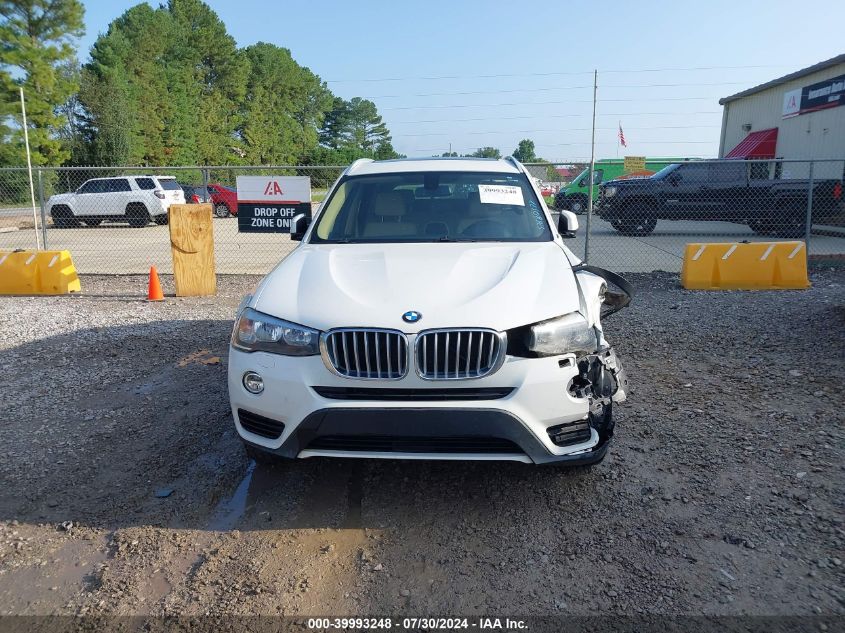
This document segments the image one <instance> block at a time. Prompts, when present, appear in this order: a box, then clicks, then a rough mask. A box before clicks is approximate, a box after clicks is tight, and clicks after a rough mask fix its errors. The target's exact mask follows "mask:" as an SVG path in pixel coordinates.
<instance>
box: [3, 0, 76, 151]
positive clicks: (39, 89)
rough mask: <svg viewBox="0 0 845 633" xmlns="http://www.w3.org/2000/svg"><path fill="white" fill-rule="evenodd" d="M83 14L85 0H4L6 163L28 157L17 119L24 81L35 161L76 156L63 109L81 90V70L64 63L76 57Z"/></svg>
mask: <svg viewBox="0 0 845 633" xmlns="http://www.w3.org/2000/svg"><path fill="white" fill-rule="evenodd" d="M83 16H84V9H83V8H82V4H81V3H80V2H79V0H0V145H2V149H0V163H2V164H7V165H9V164H12V165H20V164H23V163H24V161H25V149H24V143H23V131H22V128H21V126H20V124H19V123H12V121H13V120H15V119H17V115H18V114H19V112H20V105H19V104H20V94H19V89H20V87H23V89H24V96H25V98H26V106H27V108H26V109H27V123H28V128H29V145H30V149H31V151H32V162H33V164H35V165H61V164H62V163H63V162H65V161H66V160H67V159H68V158H69V157H70V150H69V149H68V148H67V147H66V145H65V143H64V141H63V139H62V138H61V136H60V131H61V130H62V129H63V127H64V126H65V123H66V120H65V118H64V115H63V114H62V113H61V112H60V111H59V110H58V109H59V107H60V106H62V105H63V104H65V102H67V100H68V99H69V98H70V97H71V95H73V94H74V92H75V91H76V90H77V76H76V75H75V74H74V73H68V72H63V71H62V68H63V66H64V67H65V70H67V67H66V64H67V63H68V62H72V61H73V60H74V59H75V52H74V47H73V43H74V39H75V38H78V37H80V36H81V35H82V34H83V33H84V32H85V29H84V24H83ZM18 121H19V119H18Z"/></svg>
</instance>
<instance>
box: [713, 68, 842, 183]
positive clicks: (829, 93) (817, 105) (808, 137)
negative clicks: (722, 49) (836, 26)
mask: <svg viewBox="0 0 845 633" xmlns="http://www.w3.org/2000/svg"><path fill="white" fill-rule="evenodd" d="M719 104H720V105H722V106H723V107H724V110H723V112H722V135H721V138H720V141H719V156H720V157H721V158H746V159H754V158H756V159H764V158H784V159H825V158H834V159H845V54H842V55H838V56H836V57H834V58H832V59H828V60H827V61H823V62H819V63H818V64H815V65H813V66H810V67H808V68H804V69H803V70H799V71H797V72H794V73H791V74H789V75H785V76H783V77H780V78H778V79H774V80H772V81H769V82H766V83H764V84H761V85H759V86H755V87H754V88H749V89H748V90H743V91H742V92H738V93H736V94H735V95H731V96H730V97H725V98H724V99H720V100H719ZM807 165H808V163H798V164H795V163H791V164H786V163H785V164H784V165H783V166H782V168H783V169H786V168H787V166H789V168H790V169H791V170H792V171H793V172H805V171H806V170H807ZM761 167H762V166H761ZM816 169H817V171H816V174H817V175H819V176H822V177H828V178H843V177H845V173H844V172H845V161H842V162H836V163H829V162H828V163H817V165H816ZM791 175H792V176H793V177H805V176H806V174H804V173H793V174H791Z"/></svg>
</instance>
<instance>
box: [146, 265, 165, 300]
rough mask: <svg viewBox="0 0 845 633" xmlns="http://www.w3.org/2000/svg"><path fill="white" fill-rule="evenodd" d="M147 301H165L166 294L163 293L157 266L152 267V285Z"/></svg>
mask: <svg viewBox="0 0 845 633" xmlns="http://www.w3.org/2000/svg"><path fill="white" fill-rule="evenodd" d="M147 301H164V293H163V292H162V291H161V282H160V281H159V279H158V271H157V270H156V267H155V266H150V285H149V288H148V290H147Z"/></svg>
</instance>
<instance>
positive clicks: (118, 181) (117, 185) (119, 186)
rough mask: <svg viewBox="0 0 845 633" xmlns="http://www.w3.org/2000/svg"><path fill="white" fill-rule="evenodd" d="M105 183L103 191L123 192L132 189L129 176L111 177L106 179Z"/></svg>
mask: <svg viewBox="0 0 845 633" xmlns="http://www.w3.org/2000/svg"><path fill="white" fill-rule="evenodd" d="M103 184H104V186H103V191H104V192H105V193H122V192H124V191H132V188H131V187H130V186H129V180H128V179H127V178H110V179H109V180H104V181H103Z"/></svg>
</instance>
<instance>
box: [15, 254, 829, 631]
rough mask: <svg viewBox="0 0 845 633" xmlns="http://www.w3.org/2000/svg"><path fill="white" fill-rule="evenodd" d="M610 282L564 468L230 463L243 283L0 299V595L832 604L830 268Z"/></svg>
mask: <svg viewBox="0 0 845 633" xmlns="http://www.w3.org/2000/svg"><path fill="white" fill-rule="evenodd" d="M630 278H631V280H632V281H633V282H634V283H635V284H636V286H637V288H638V291H639V295H638V296H637V298H636V299H635V302H634V304H633V305H632V307H631V308H629V309H628V310H625V311H624V312H622V313H620V314H618V315H616V316H614V317H612V319H610V320H609V321H608V322H607V324H606V326H607V328H606V329H607V331H608V336H609V338H610V339H611V341H612V342H613V343H614V344H615V345H616V346H617V349H618V351H619V352H620V354H621V355H622V358H623V360H624V361H625V362H626V366H627V368H628V373H629V376H630V379H631V382H632V389H631V394H630V397H629V402H628V403H627V404H626V405H624V406H622V407H619V408H618V424H617V433H616V438H615V440H614V445H613V446H612V448H611V452H610V455H609V456H608V458H607V459H606V460H605V461H604V463H602V464H600V465H598V466H595V467H593V468H592V469H589V470H583V469H579V470H572V471H562V470H557V469H554V468H540V467H530V466H525V465H521V464H510V463H504V464H503V463H453V462H440V463H438V462H432V463H420V462H385V461H357V460H354V461H334V460H316V459H315V460H301V461H297V462H293V463H289V464H284V465H280V466H273V467H266V466H255V465H254V464H252V463H250V462H248V461H247V459H246V457H245V456H244V454H243V452H242V450H241V448H240V444H239V441H238V440H237V438H236V436H235V433H234V429H233V426H232V421H231V416H230V412H229V410H228V401H227V395H226V386H225V373H226V346H227V339H228V335H229V331H230V327H231V319H232V317H233V312H234V310H235V307H236V306H237V304H238V302H239V300H240V298H241V296H242V295H243V294H245V293H246V292H249V291H250V289H251V288H252V286H253V285H254V283H255V282H256V281H257V279H256V278H248V277H222V278H221V279H220V284H219V286H220V295H219V296H218V297H215V298H202V299H175V298H169V299H168V300H167V301H166V302H165V303H163V304H148V303H146V302H144V301H141V300H139V297H140V296H142V295H144V294H145V290H146V287H145V284H146V279H145V278H143V277H116V278H106V277H99V278H98V277H85V278H83V282H82V283H83V289H84V291H85V292H84V294H83V295H80V296H74V297H59V298H0V416H2V418H3V420H2V424H0V443H2V446H3V450H2V451H0V481H2V482H3V485H2V486H1V487H0V612H2V613H3V614H46V613H62V614H96V615H102V616H106V617H111V616H118V615H127V614H156V615H165V614H189V615H201V614H208V613H210V614H232V613H247V614H277V613H284V614H289V615H292V614H295V615H308V614H326V613H331V614H341V613H342V614H363V615H371V614H408V613H413V614H428V615H455V614H466V615H470V614H484V613H491V612H493V613H518V614H524V615H530V614H534V615H537V614H599V613H616V614H638V613H647V614H728V615H738V614H755V615H760V614H765V615H787V614H789V615H813V614H823V615H828V616H838V617H841V616H842V615H843V614H845V590H843V572H845V568H843V565H842V559H843V558H845V554H843V543H845V540H843V507H842V506H843V496H842V490H843V485H844V484H845V481H844V480H843V467H845V459H843V453H845V443H843V437H845V432H843V431H844V430H843V408H844V407H845V395H843V389H842V384H843V380H845V363H843V360H845V339H844V338H843V327H845V271H842V270H839V271H831V270H827V271H820V272H817V273H815V274H814V275H813V287H812V289H810V290H807V291H796V292H755V293H743V292H724V293H707V292H695V293H692V292H686V291H684V290H682V289H681V288H680V287H679V286H678V282H677V278H676V277H675V276H672V275H667V274H653V275H631V276H630ZM165 286H166V287H165V292H167V291H168V289H169V287H170V280H169V279H167V278H166V279H165ZM840 622H841V620H840Z"/></svg>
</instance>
